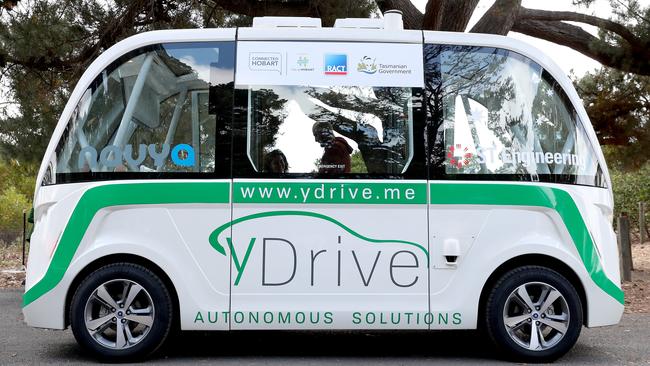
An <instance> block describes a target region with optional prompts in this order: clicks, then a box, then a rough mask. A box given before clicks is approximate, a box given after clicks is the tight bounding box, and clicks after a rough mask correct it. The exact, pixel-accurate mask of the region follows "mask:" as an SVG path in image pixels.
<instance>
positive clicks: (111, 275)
mask: <svg viewBox="0 0 650 366" xmlns="http://www.w3.org/2000/svg"><path fill="white" fill-rule="evenodd" d="M172 323H173V302H172V298H171V296H170V293H169V291H168V289H167V288H166V286H165V284H164V283H163V281H162V280H161V279H160V278H159V277H158V276H157V275H156V274H155V273H153V272H152V271H150V270H148V269H147V268H145V267H143V266H141V265H137V264H132V263H115V264H109V265H106V266H103V267H101V268H99V269H97V270H96V271H94V272H92V273H91V274H90V275H89V276H88V277H87V278H86V279H85V280H83V281H82V282H81V283H80V284H79V286H78V287H77V289H76V291H75V293H74V295H73V297H72V301H71V306H70V325H71V328H72V332H73V334H74V336H75V338H76V340H77V342H79V344H80V345H81V346H82V348H83V349H84V350H86V351H89V352H90V353H92V354H93V355H94V356H96V357H97V358H99V359H101V360H103V361H110V362H124V361H136V360H141V359H144V358H146V357H148V356H150V355H151V354H152V353H154V352H155V351H156V350H158V349H159V348H160V346H161V345H162V344H163V343H164V342H165V340H166V339H167V336H168V335H169V333H170V330H171V326H172Z"/></svg>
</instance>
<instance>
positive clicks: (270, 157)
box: [264, 149, 289, 173]
mask: <svg viewBox="0 0 650 366" xmlns="http://www.w3.org/2000/svg"><path fill="white" fill-rule="evenodd" d="M264 171H265V172H267V173H287V172H288V171H289V163H288V162H287V157H286V156H284V153H283V152H282V151H281V150H279V149H275V150H273V151H271V152H269V153H268V154H266V156H265V157H264Z"/></svg>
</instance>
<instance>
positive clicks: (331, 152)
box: [312, 122, 354, 174]
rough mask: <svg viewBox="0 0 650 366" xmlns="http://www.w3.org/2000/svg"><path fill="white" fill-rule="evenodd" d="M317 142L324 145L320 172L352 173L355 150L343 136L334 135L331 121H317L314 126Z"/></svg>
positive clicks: (313, 131) (313, 130)
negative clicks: (352, 157)
mask: <svg viewBox="0 0 650 366" xmlns="http://www.w3.org/2000/svg"><path fill="white" fill-rule="evenodd" d="M312 133H313V134H314V138H315V139H316V142H318V143H319V144H320V146H321V147H323V149H324V151H323V157H322V158H321V159H320V165H319V166H318V172H319V173H326V174H332V173H350V171H351V168H352V161H351V158H350V155H351V154H352V152H353V151H354V150H353V149H352V147H351V146H350V144H348V142H347V141H346V140H345V139H344V138H343V137H336V136H334V129H333V128H332V124H330V123H329V122H316V123H314V126H313V127H312Z"/></svg>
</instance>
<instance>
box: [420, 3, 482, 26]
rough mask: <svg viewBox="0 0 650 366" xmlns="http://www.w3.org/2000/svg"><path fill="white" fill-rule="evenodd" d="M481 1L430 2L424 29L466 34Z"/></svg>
mask: <svg viewBox="0 0 650 366" xmlns="http://www.w3.org/2000/svg"><path fill="white" fill-rule="evenodd" d="M478 2H479V0H430V1H429V2H428V3H427V7H426V9H425V13H424V21H423V23H422V29H427V30H440V31H449V32H464V31H465V28H467V23H469V20H470V18H471V17H472V14H474V10H475V9H476V5H478Z"/></svg>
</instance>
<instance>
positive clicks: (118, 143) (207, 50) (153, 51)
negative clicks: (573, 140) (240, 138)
mask: <svg viewBox="0 0 650 366" xmlns="http://www.w3.org/2000/svg"><path fill="white" fill-rule="evenodd" d="M233 71H234V44H233V43H232V42H210V43H207V42H206V43H175V44H162V45H156V46H149V47H146V48H143V49H139V50H137V51H133V52H131V53H129V54H127V55H124V56H123V57H121V58H120V59H118V60H116V61H115V62H113V63H112V64H111V65H110V66H109V67H108V68H107V69H106V70H104V71H103V72H102V73H101V74H100V75H99V76H98V77H97V78H96V79H95V80H94V82H93V83H92V85H91V87H90V88H88V89H87V90H86V92H85V93H84V94H83V96H82V98H81V100H80V101H79V103H78V105H77V107H76V109H75V110H74V113H73V115H72V117H71V119H70V122H69V125H68V127H67V129H66V131H65V133H64V136H63V138H62V140H61V141H60V143H59V146H58V148H57V165H56V177H57V178H56V181H57V182H66V181H75V180H87V179H121V178H129V177H138V178H145V177H148V176H150V177H153V176H155V177H162V176H165V175H167V174H175V175H178V174H183V173H185V174H195V175H196V174H207V173H214V172H215V170H216V167H217V165H219V164H221V165H223V166H224V167H225V165H226V164H228V163H229V154H224V152H226V149H224V148H223V145H224V144H225V143H229V141H226V140H225V139H223V138H222V139H221V140H220V139H219V135H221V134H219V133H217V131H218V130H223V129H224V126H223V124H222V125H220V126H218V124H217V120H221V121H223V120H224V118H225V119H228V118H229V116H230V115H231V109H232V88H233V79H234V74H233ZM228 89H229V90H230V93H228V92H226V93H224V91H227V90H228ZM227 100H230V102H229V103H228V102H227ZM224 101H226V102H225V103H224ZM222 150H223V151H222ZM227 152H229V151H227ZM224 169H225V168H224Z"/></svg>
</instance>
